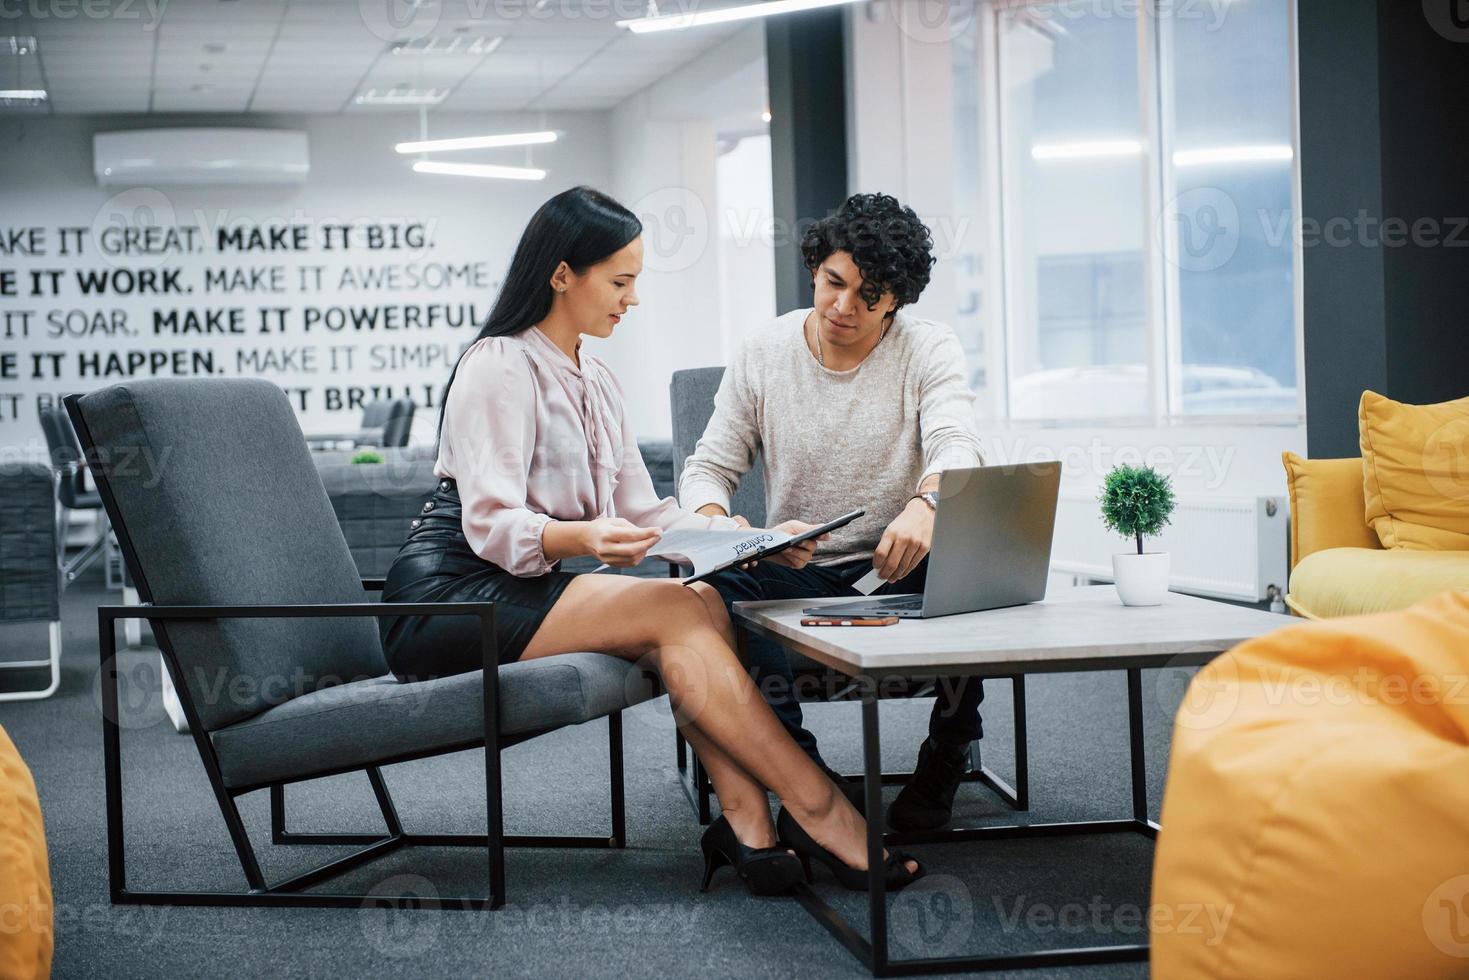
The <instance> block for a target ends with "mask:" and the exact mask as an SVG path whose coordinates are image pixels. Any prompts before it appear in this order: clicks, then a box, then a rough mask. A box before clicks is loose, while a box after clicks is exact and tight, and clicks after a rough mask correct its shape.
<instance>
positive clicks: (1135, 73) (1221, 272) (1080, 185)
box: [951, 0, 1301, 423]
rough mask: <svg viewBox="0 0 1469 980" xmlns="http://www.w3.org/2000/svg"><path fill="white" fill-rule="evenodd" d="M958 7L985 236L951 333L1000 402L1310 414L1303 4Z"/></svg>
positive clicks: (963, 103)
mask: <svg viewBox="0 0 1469 980" xmlns="http://www.w3.org/2000/svg"><path fill="white" fill-rule="evenodd" d="M951 6H952V7H953V8H967V12H965V11H962V10H958V9H956V10H953V11H951V12H952V13H953V16H954V19H955V23H965V24H967V27H966V29H965V30H964V32H963V33H962V35H960V36H958V37H957V38H955V40H954V42H953V67H954V115H955V135H956V147H955V148H956V160H955V168H954V172H955V175H956V181H957V184H956V187H955V195H954V200H955V207H956V209H957V210H959V211H960V212H962V213H964V214H985V215H988V216H989V220H988V222H987V224H988V225H989V226H990V227H991V228H992V229H994V232H993V233H992V234H991V235H990V236H989V238H988V240H987V241H986V242H985V243H984V244H982V245H980V246H979V247H977V248H976V249H974V251H973V253H972V254H966V255H964V256H962V257H961V265H962V266H963V267H961V269H960V270H959V272H960V275H959V283H960V293H961V295H960V297H959V308H958V317H957V320H956V326H957V327H958V328H959V330H960V332H961V334H963V335H965V336H966V340H967V341H968V343H969V346H970V347H971V349H979V348H982V349H984V350H986V351H987V357H986V359H985V365H986V368H987V370H986V371H985V373H984V375H981V376H980V378H978V379H977V380H979V381H981V386H985V385H986V384H987V387H988V388H989V390H990V393H991V395H992V398H991V404H993V405H994V406H995V408H996V409H997V410H998V411H999V412H1001V413H1002V414H1005V415H1007V416H1008V417H1010V418H1014V419H1018V420H1027V419H1028V420H1045V421H1050V420H1055V421H1085V420H1093V419H1099V418H1100V419H1112V420H1114V421H1123V420H1127V421H1139V422H1158V421H1165V420H1168V419H1191V420H1199V419H1205V418H1215V417H1227V418H1231V419H1235V420H1240V419H1243V418H1246V417H1248V418H1249V419H1251V420H1254V421H1261V422H1285V423H1294V422H1296V421H1298V419H1299V416H1300V411H1301V408H1300V406H1301V399H1300V397H1299V391H1298V380H1297V379H1298V377H1299V370H1300V367H1299V358H1298V356H1297V346H1298V337H1299V332H1300V331H1299V328H1298V323H1297V312H1296V311H1297V303H1296V282H1295V277H1296V274H1297V273H1296V260H1295V254H1296V253H1295V247H1296V246H1295V241H1294V236H1293V235H1292V234H1291V225H1292V217H1293V215H1294V213H1295V208H1294V206H1293V205H1294V194H1295V191H1294V188H1295V181H1294V166H1295V155H1294V152H1293V146H1294V136H1293V131H1294V126H1293V107H1294V88H1293V75H1294V68H1293V56H1292V51H1291V31H1290V24H1291V19H1292V6H1291V2H1290V0H1232V2H1229V3H1224V4H1214V3H1210V4H1203V3H1201V4H1190V3H1178V2H1174V0H1115V2H1114V0H1087V2H1085V3H1075V2H1063V0H1036V2H1021V0H972V2H968V3H966V2H963V0H952V4H951ZM965 116H967V117H968V121H967V122H966V120H965V119H964V118H963V117H965ZM971 133H972V134H973V135H971ZM971 274H972V275H971ZM966 277H968V278H966ZM981 298H982V299H983V300H984V302H983V303H980V302H979V300H980V299H981ZM986 334H988V335H989V336H988V338H986ZM986 339H988V341H989V342H988V343H986V342H985V340H986Z"/></svg>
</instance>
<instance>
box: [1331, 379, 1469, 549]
mask: <svg viewBox="0 0 1469 980" xmlns="http://www.w3.org/2000/svg"><path fill="white" fill-rule="evenodd" d="M1357 421H1358V430H1359V436H1360V439H1361V444H1362V476H1363V490H1364V495H1365V497H1366V504H1367V523H1368V524H1371V525H1372V528H1373V530H1375V531H1376V532H1377V537H1378V539H1379V540H1381V541H1382V545H1383V547H1385V548H1417V549H1421V550H1427V551H1469V398H1460V399H1457V400H1455V401H1451V402H1439V403H1438V404H1436V405H1405V404H1403V403H1402V402H1395V401H1393V400H1392V399H1391V398H1384V397H1383V396H1382V395H1379V394H1377V393H1376V392H1373V391H1364V392H1362V401H1361V403H1360V405H1359V406H1358V409H1357Z"/></svg>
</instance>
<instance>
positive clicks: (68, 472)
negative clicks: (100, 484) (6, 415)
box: [39, 408, 121, 590]
mask: <svg viewBox="0 0 1469 980" xmlns="http://www.w3.org/2000/svg"><path fill="white" fill-rule="evenodd" d="M39 417H40V420H41V434H42V435H43V436H45V438H46V452H47V454H48V455H49V456H50V457H51V465H52V467H53V468H55V470H56V476H57V479H56V500H57V502H58V503H59V504H60V505H61V506H60V510H59V511H58V512H57V515H56V521H57V529H56V547H57V555H58V559H57V560H58V561H59V562H60V564H61V587H62V588H66V586H68V585H70V584H71V583H72V582H75V581H76V580H77V577H78V576H80V575H81V574H82V572H84V571H85V570H86V569H87V566H88V565H90V564H92V562H94V561H96V560H97V559H98V558H102V559H103V561H104V562H105V566H104V568H105V572H104V574H105V576H106V587H107V588H108V589H109V590H110V589H113V588H118V587H120V585H121V583H117V582H114V581H113V575H112V560H113V557H114V551H113V545H112V528H111V527H109V526H108V524H107V519H106V514H105V513H103V510H102V498H101V497H100V496H98V494H97V491H96V490H90V489H88V488H87V467H86V465H85V461H84V460H83V458H82V447H81V446H80V445H78V443H77V437H76V433H75V432H73V431H72V428H71V422H70V421H69V420H68V419H67V417H66V412H65V411H63V410H62V409H59V408H43V409H41V410H40V413H39ZM74 510H81V511H90V512H91V513H93V514H96V515H98V516H99V517H100V518H101V520H100V521H99V522H98V523H99V525H100V526H99V528H98V531H97V534H96V536H95V537H94V538H93V539H92V540H91V541H90V542H88V543H87V544H86V546H84V547H83V548H82V550H81V551H80V552H78V553H77V554H76V555H75V556H74V557H72V558H70V559H68V558H67V557H66V531H67V523H68V515H69V514H70V513H71V512H72V511H74Z"/></svg>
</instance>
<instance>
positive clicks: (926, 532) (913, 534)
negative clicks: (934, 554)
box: [872, 499, 934, 582]
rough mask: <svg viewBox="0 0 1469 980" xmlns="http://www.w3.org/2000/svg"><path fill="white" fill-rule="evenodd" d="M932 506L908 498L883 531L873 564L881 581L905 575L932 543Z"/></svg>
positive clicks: (922, 557)
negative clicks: (905, 505) (906, 504)
mask: <svg viewBox="0 0 1469 980" xmlns="http://www.w3.org/2000/svg"><path fill="white" fill-rule="evenodd" d="M933 513H934V512H933V508H932V507H930V506H928V504H926V503H924V502H923V501H922V500H916V499H915V500H910V501H908V506H907V507H904V508H903V512H902V513H901V514H899V515H898V516H897V517H896V518H894V519H893V522H892V523H891V524H889V525H888V526H887V530H886V531H883V532H882V540H881V541H879V542H878V543H877V552H876V553H875V554H874V555H873V556H872V567H873V568H875V569H877V574H878V575H879V576H880V577H881V578H882V580H883V581H884V582H896V581H897V580H898V579H901V578H906V577H907V576H908V575H909V574H910V573H912V571H913V569H915V568H917V567H918V563H919V562H921V561H923V559H924V558H925V557H926V556H927V555H928V550H929V548H931V547H933Z"/></svg>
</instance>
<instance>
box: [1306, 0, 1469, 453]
mask: <svg viewBox="0 0 1469 980" xmlns="http://www.w3.org/2000/svg"><path fill="white" fill-rule="evenodd" d="M1434 3H1438V5H1439V7H1441V8H1442V9H1441V10H1439V9H1438V8H1436V7H1434V5H1433V4H1434ZM1456 8H1457V3H1456V0H1442V2H1441V3H1440V2H1439V0H1430V3H1428V4H1426V5H1425V4H1423V3H1419V2H1417V0H1412V2H1409V0H1333V2H1321V0H1299V4H1298V10H1299V14H1298V18H1299V32H1298V44H1299V59H1300V119H1301V211H1302V216H1303V220H1304V222H1305V235H1304V242H1305V247H1304V249H1303V253H1304V263H1305V264H1304V268H1303V270H1302V273H1303V276H1304V280H1303V283H1304V289H1305V359H1306V424H1307V430H1306V432H1307V436H1306V438H1307V449H1308V452H1309V453H1310V455H1311V456H1313V457H1331V456H1355V455H1356V454H1357V452H1358V446H1357V415H1356V408H1357V401H1358V399H1359V398H1360V396H1361V394H1362V390H1363V389H1365V388H1371V389H1373V390H1375V391H1379V392H1382V393H1383V394H1386V395H1388V396H1389V397H1392V398H1396V399H1399V400H1401V401H1408V402H1419V403H1423V402H1434V401H1444V400H1447V399H1450V398H1455V397H1459V396H1462V395H1465V394H1469V342H1466V337H1469V227H1466V226H1465V223H1466V222H1469V165H1466V160H1469V19H1464V18H1462V17H1460V18H1459V19H1458V20H1456ZM1460 23H1462V26H1460ZM1329 222H1334V224H1328V223H1329ZM1415 222H1418V225H1417V226H1416V227H1418V228H1420V229H1422V233H1421V234H1414V233H1413V230H1414V228H1415ZM1385 223H1386V224H1385ZM1399 239H1401V241H1399Z"/></svg>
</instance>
